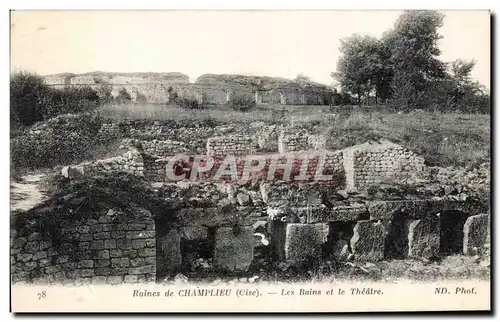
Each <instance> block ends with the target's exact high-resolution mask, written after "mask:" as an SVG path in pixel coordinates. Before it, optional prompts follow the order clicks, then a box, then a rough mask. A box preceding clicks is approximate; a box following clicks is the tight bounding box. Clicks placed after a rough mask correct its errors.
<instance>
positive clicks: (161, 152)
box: [122, 139, 190, 157]
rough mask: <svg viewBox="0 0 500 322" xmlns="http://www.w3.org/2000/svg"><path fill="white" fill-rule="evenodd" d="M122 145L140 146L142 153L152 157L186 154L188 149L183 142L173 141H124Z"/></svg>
mask: <svg viewBox="0 0 500 322" xmlns="http://www.w3.org/2000/svg"><path fill="white" fill-rule="evenodd" d="M122 145H123V146H126V147H129V148H130V147H137V146H140V147H141V150H142V153H145V154H147V155H149V156H152V157H169V156H174V155H177V154H187V153H189V152H190V148H189V147H188V145H187V144H186V143H184V142H179V141H173V140H156V139H155V140H150V141H148V140H136V139H124V140H123V141H122Z"/></svg>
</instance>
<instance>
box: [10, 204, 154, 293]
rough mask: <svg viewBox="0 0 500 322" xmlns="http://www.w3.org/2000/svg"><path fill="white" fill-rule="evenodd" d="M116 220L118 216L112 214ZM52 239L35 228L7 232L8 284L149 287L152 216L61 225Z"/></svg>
mask: <svg viewBox="0 0 500 322" xmlns="http://www.w3.org/2000/svg"><path fill="white" fill-rule="evenodd" d="M118 216H119V215H118ZM59 229H60V236H58V237H57V240H54V241H53V240H52V239H51V237H50V236H44V235H43V234H42V233H41V232H39V231H38V229H37V227H22V228H21V229H19V230H15V229H11V232H10V234H11V236H10V245H11V257H10V265H11V276H12V281H13V282H21V281H29V282H41V283H54V282H56V283H66V282H77V283H88V284H101V283H107V284H119V283H123V282H125V283H137V282H140V283H141V282H142V283H143V282H152V281H154V280H155V275H156V242H155V223H154V219H153V218H152V216H151V215H150V214H149V215H147V214H146V215H145V216H141V217H139V218H137V219H130V218H129V219H127V218H123V217H116V218H113V212H112V211H111V212H108V213H107V214H104V215H101V216H99V217H98V218H96V219H86V220H81V221H75V222H68V221H61V222H60V223H59Z"/></svg>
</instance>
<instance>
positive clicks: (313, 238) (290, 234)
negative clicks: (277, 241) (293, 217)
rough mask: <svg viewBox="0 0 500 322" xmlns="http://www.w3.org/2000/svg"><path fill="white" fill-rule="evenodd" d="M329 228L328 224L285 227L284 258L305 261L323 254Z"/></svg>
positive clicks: (289, 225) (290, 225)
mask: <svg viewBox="0 0 500 322" xmlns="http://www.w3.org/2000/svg"><path fill="white" fill-rule="evenodd" d="M329 231H330V228H329V225H328V224H325V223H320V224H288V225H287V227H286V240H285V256H286V258H287V259H293V260H299V261H301V260H306V259H308V258H317V257H318V256H322V254H323V244H324V243H326V241H327V238H328V234H329Z"/></svg>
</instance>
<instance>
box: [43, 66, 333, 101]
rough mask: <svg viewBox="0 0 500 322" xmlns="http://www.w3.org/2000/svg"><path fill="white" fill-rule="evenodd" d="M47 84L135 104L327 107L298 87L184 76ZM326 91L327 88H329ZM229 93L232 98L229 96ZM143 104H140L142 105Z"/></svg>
mask: <svg viewBox="0 0 500 322" xmlns="http://www.w3.org/2000/svg"><path fill="white" fill-rule="evenodd" d="M45 80H46V83H47V84H48V85H50V86H52V87H54V88H65V87H69V86H73V87H76V86H90V87H92V88H94V89H99V88H101V87H102V86H103V85H104V86H107V87H109V88H110V89H111V93H112V95H113V96H114V97H116V96H117V95H118V93H119V91H120V89H122V88H124V89H126V90H127V92H128V93H129V94H131V96H132V98H133V101H134V102H137V101H138V98H139V97H142V98H144V99H145V100H146V101H147V102H148V103H153V104H165V103H171V97H170V93H171V92H173V93H176V94H177V96H178V97H182V98H191V99H195V100H197V101H198V102H199V103H201V104H225V103H227V101H228V98H229V97H230V96H231V95H233V96H248V97H254V98H255V102H256V103H257V104H262V103H264V104H290V105H294V104H300V105H306V104H324V100H323V95H322V94H321V93H319V92H317V91H314V90H310V89H303V88H300V87H298V86H297V85H296V84H295V85H292V84H289V85H288V86H284V87H281V86H278V87H276V86H265V88H261V87H260V86H259V85H258V84H239V83H234V82H227V83H226V82H223V83H220V82H216V83H213V82H212V81H209V82H197V83H189V77H188V76H187V75H183V74H180V73H167V74H159V75H127V74H116V75H111V74H107V75H106V74H104V75H66V76H65V75H49V76H46V77H45ZM325 88H326V87H325ZM228 93H230V95H229V96H228ZM139 103H140V102H139Z"/></svg>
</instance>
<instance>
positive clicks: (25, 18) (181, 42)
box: [11, 10, 490, 88]
mask: <svg viewBox="0 0 500 322" xmlns="http://www.w3.org/2000/svg"><path fill="white" fill-rule="evenodd" d="M443 12H444V13H445V15H446V16H445V19H444V26H443V27H442V28H441V29H440V30H439V33H440V34H441V35H442V36H443V39H442V40H441V41H440V48H441V51H442V53H441V56H440V59H441V60H443V61H453V60H455V59H458V58H461V59H474V60H475V61H476V66H475V68H474V70H473V72H472V77H473V78H474V79H476V80H478V81H479V82H480V83H481V84H483V85H485V86H486V87H488V88H489V85H490V20H489V17H490V14H489V12H488V11H443ZM399 14H401V12H400V11H375V10H374V11H13V12H12V14H11V69H24V70H28V71H32V72H36V73H39V74H42V75H47V74H55V73H62V72H69V73H84V72H90V71H96V70H100V71H107V72H182V73H184V74H187V75H188V76H189V77H190V79H191V81H195V80H196V78H197V77H198V76H200V75H202V74H206V73H213V74H243V75H255V76H274V77H285V78H290V79H293V78H295V77H296V76H297V75H298V74H304V75H307V76H308V77H309V78H310V79H311V80H313V81H317V82H320V83H324V84H332V81H333V79H332V77H331V76H330V73H331V72H333V71H335V70H336V64H337V61H338V58H339V55H340V53H339V44H340V40H341V39H342V38H344V37H347V36H350V35H352V34H355V33H357V34H360V35H370V36H374V37H380V36H381V35H382V34H383V32H384V31H387V30H389V29H390V28H391V27H392V26H393V24H394V22H395V20H396V19H397V17H398V16H399Z"/></svg>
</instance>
